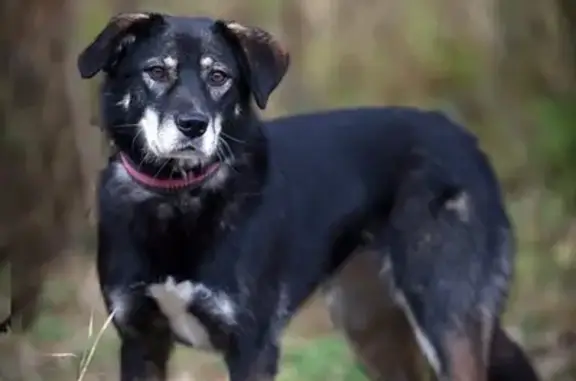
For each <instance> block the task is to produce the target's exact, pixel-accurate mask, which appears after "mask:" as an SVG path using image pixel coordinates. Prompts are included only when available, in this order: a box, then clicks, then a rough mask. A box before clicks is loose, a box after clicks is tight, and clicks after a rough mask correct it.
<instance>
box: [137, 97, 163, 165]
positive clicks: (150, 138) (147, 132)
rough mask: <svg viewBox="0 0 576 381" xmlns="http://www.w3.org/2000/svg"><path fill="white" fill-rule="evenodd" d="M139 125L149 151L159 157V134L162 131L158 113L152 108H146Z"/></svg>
mask: <svg viewBox="0 0 576 381" xmlns="http://www.w3.org/2000/svg"><path fill="white" fill-rule="evenodd" d="M138 125H139V126H140V128H142V131H143V132H144V139H145V140H146V144H147V145H148V149H149V150H150V151H152V152H153V153H154V154H156V155H159V153H160V148H159V144H158V135H159V134H158V133H159V129H160V116H159V115H158V113H157V112H156V111H154V110H153V109H151V108H146V109H145V110H144V113H143V114H142V118H141V119H140V122H138Z"/></svg>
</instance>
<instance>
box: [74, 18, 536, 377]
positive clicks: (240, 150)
mask: <svg viewBox="0 0 576 381" xmlns="http://www.w3.org/2000/svg"><path fill="white" fill-rule="evenodd" d="M78 65H79V70H80V73H81V75H82V77H84V78H90V77H92V76H94V75H95V74H96V73H97V72H99V71H100V70H103V71H104V72H105V73H106V76H105V79H104V83H103V87H102V99H101V105H102V111H103V118H104V128H105V130H106V132H107V133H108V134H109V136H110V138H111V140H112V141H113V142H114V143H115V146H116V147H117V153H116V154H114V155H113V156H112V157H111V159H110V162H109V165H108V166H107V168H106V169H105V170H104V171H103V173H102V178H101V184H100V190H99V211H100V218H99V231H98V232H99V249H98V270H99V277H100V282H101V288H102V293H103V295H104V298H105V301H106V304H107V306H108V308H109V310H110V312H111V313H113V314H114V323H115V325H116V327H117V330H118V332H119V335H120V338H121V341H122V345H121V374H122V380H125V381H127V380H141V379H160V380H162V379H165V377H166V363H167V360H168V359H169V355H170V350H171V348H172V345H173V343H174V342H175V341H178V342H181V343H183V344H186V345H190V346H193V347H198V348H205V349H211V350H215V351H217V352H220V353H221V354H222V355H223V356H224V358H225V361H226V363H227V366H228V370H229V373H230V380H232V381H245V380H271V379H273V378H274V376H275V375H276V373H277V363H278V357H279V349H278V339H279V337H280V334H281V332H282V330H283V328H284V327H285V326H286V324H287V322H288V321H289V319H290V317H291V316H293V315H294V313H295V312H296V311H297V309H298V308H299V306H301V304H302V303H303V302H304V301H305V300H306V298H307V297H308V296H309V295H310V294H311V293H312V292H313V291H314V290H315V289H316V288H317V287H318V286H319V285H320V284H321V283H322V282H323V281H325V280H327V279H328V278H329V276H330V275H333V274H335V273H336V271H337V270H338V269H339V268H340V266H341V265H342V264H343V263H344V262H345V261H346V260H347V259H349V258H351V257H352V255H353V254H355V253H357V252H359V251H366V252H371V253H373V255H374V258H376V260H377V262H376V263H377V264H378V265H377V266H378V270H379V272H380V273H381V276H382V278H386V279H383V281H389V282H391V283H390V285H392V288H391V292H390V295H391V296H392V297H393V299H394V301H395V304H396V306H397V308H398V309H401V310H402V311H403V312H404V313H405V314H406V316H408V318H409V321H410V324H411V327H412V330H413V332H414V333H416V336H417V338H418V339H419V340H418V341H419V344H420V347H421V349H422V350H423V352H424V354H425V355H426V357H427V359H428V361H429V363H430V364H431V365H432V367H433V369H434V370H435V372H436V374H437V375H438V377H439V378H440V379H442V380H470V381H472V380H476V381H480V380H486V379H487V367H488V366H487V362H488V357H487V356H488V355H489V352H491V351H490V350H489V347H490V343H491V337H492V335H493V332H495V331H498V332H499V330H500V328H499V326H498V321H497V319H498V316H499V313H500V311H501V308H502V304H503V302H504V299H505V294H506V291H507V289H508V282H509V279H510V273H511V266H512V258H513V248H512V234H511V229H510V225H509V222H508V218H507V216H506V214H505V212H504V208H503V205H502V202H501V197H500V191H499V189H498V184H497V181H496V179H495V178H494V175H493V173H492V170H491V169H490V166H489V164H488V162H487V160H486V158H485V157H484V155H483V154H482V153H481V152H480V151H479V149H478V147H477V145H476V140H475V138H474V137H473V136H471V135H470V134H469V133H467V132H466V131H465V130H464V129H462V128H461V127H459V126H457V125H455V124H453V123H452V122H450V121H449V120H448V119H446V118H445V117H443V116H442V115H440V114H438V113H433V112H421V111H417V110H413V109H408V108H374V109H367V108H366V109H357V110H341V111H330V112H324V113H316V114H311V115H302V116H296V117H289V118H284V119H278V120H276V121H273V122H270V123H268V124H262V123H261V122H260V121H259V119H258V117H257V114H256V112H255V110H254V109H253V108H252V106H251V102H252V100H253V99H254V100H255V102H256V104H257V105H258V106H259V107H260V108H261V109H263V108H265V107H266V104H267V101H268V97H269V95H270V93H271V92H272V91H273V90H274V89H275V88H276V86H277V85H278V84H279V82H280V81H281V79H282V77H283V76H284V74H285V72H286V70H287V67H288V55H287V54H286V53H285V52H284V50H283V49H282V48H281V46H280V45H279V44H278V43H277V42H276V41H275V40H274V39H273V38H272V37H271V36H270V35H269V34H268V33H266V32H265V31H263V30H260V29H257V28H251V27H245V26H242V25H239V24H237V23H234V22H225V21H214V20H210V19H204V18H184V17H172V16H167V15H160V14H141V13H138V14H121V15H119V16H116V17H115V18H113V19H112V20H111V21H110V23H109V24H108V25H107V26H106V28H105V29H104V30H103V31H102V32H101V33H100V34H99V35H98V36H97V37H96V39H95V41H94V42H93V43H92V44H91V45H90V46H88V47H87V48H86V50H85V51H84V52H83V53H82V54H81V55H80V57H79V62H78ZM375 273H376V274H377V272H375ZM382 285H383V287H382V300H385V299H386V298H389V297H390V296H389V294H388V293H387V291H386V288H385V287H384V285H385V283H382ZM397 345H398V346H400V347H401V346H402V345H403V343H400V342H399V343H397ZM511 345H513V346H514V345H515V344H513V343H512V344H511ZM526 366H528V367H530V365H529V364H528V365H526ZM509 370H510V373H509V374H514V371H515V369H513V367H512V368H510V369H509Z"/></svg>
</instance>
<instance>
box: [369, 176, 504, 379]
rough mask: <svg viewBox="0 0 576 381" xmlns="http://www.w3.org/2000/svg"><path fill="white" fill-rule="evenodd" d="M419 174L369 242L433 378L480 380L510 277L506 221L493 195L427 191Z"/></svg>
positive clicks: (486, 365) (436, 189) (486, 371)
mask: <svg viewBox="0 0 576 381" xmlns="http://www.w3.org/2000/svg"><path fill="white" fill-rule="evenodd" d="M421 174H424V175H426V173H425V172H424V171H421V172H420V173H416V176H413V178H412V179H411V180H415V181H412V182H408V183H407V186H405V187H404V188H403V189H401V193H400V194H401V196H402V198H401V199H399V200H398V201H397V204H396V205H395V207H394V209H393V211H392V213H391V219H390V223H389V225H388V226H387V227H386V229H385V232H384V234H383V235H382V236H381V237H378V239H379V242H374V244H375V245H376V246H377V247H378V248H379V249H380V250H379V251H387V253H388V254H386V255H384V256H383V258H382V259H383V269H382V270H383V272H384V273H386V272H389V274H390V276H389V278H390V279H391V280H392V288H393V289H394V291H393V292H394V297H395V300H396V302H397V303H398V305H399V306H401V307H402V308H403V309H404V312H405V313H406V316H407V317H408V320H409V321H410V324H411V326H412V328H413V330H414V332H415V334H416V337H417V339H418V342H419V345H420V348H421V349H422V351H423V353H424V354H425V355H426V358H427V359H428V361H429V362H430V364H431V365H432V367H433V369H434V370H435V372H436V374H437V376H438V379H439V380H442V381H444V380H446V381H448V380H450V381H486V380H487V379H488V361H489V352H490V344H491V341H492V335H493V332H494V329H495V327H496V324H497V322H498V318H499V315H500V312H501V308H502V306H503V303H504V301H505V295H506V292H507V289H508V282H509V279H510V271H511V270H510V268H511V262H512V254H513V247H512V245H511V243H512V236H511V232H510V229H509V226H508V221H507V219H506V217H505V215H504V214H503V212H502V209H501V206H500V205H498V203H496V202H494V200H491V201H490V200H489V201H486V199H484V200H483V205H482V206H479V205H475V202H476V201H477V200H480V197H474V196H473V195H472V194H470V193H468V192H466V191H464V190H455V189H451V190H450V192H447V193H440V192H438V190H439V189H441V187H438V186H437V184H434V186H435V187H434V188H432V187H430V189H427V188H426V187H427V185H428V184H429V183H428V182H426V181H421V180H422V179H423V178H425V177H426V176H420V175H421ZM405 185H406V184H405ZM489 191H490V189H488V190H486V192H489ZM487 209H491V210H487Z"/></svg>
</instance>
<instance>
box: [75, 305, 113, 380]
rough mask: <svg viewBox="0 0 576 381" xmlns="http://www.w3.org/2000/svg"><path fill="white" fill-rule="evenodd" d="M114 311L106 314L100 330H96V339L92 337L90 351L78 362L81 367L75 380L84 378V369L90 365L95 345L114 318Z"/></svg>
mask: <svg viewBox="0 0 576 381" xmlns="http://www.w3.org/2000/svg"><path fill="white" fill-rule="evenodd" d="M115 313H116V310H113V311H112V312H111V313H110V315H108V318H106V321H105V322H104V324H103V325H102V328H100V331H98V334H97V335H96V339H94V342H93V343H92V346H91V347H90V351H89V352H88V356H87V357H86V359H85V360H84V361H82V363H81V364H80V368H81V369H80V375H79V376H78V379H77V380H76V381H82V380H83V379H84V377H85V376H86V371H87V370H88V366H89V365H90V362H91V361H92V357H94V353H95V352H96V347H98V343H99V342H100V339H101V338H102V335H103V334H104V332H105V331H106V328H108V326H109V325H110V323H111V322H112V319H113V318H114V314H115ZM90 333H91V332H90Z"/></svg>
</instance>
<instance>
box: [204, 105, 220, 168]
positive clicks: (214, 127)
mask: <svg viewBox="0 0 576 381" xmlns="http://www.w3.org/2000/svg"><path fill="white" fill-rule="evenodd" d="M221 131H222V115H220V114H217V115H216V116H215V117H214V118H211V119H210V123H209V124H208V128H207V129H206V132H205V133H204V135H202V137H201V139H202V140H201V143H200V148H201V150H202V152H203V153H204V154H205V155H206V156H208V157H210V156H212V155H214V154H215V153H216V149H217V148H218V139H219V138H220V132H221Z"/></svg>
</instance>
